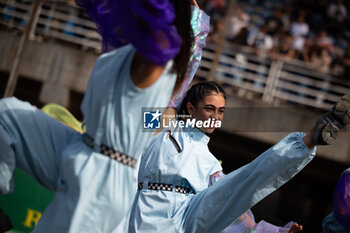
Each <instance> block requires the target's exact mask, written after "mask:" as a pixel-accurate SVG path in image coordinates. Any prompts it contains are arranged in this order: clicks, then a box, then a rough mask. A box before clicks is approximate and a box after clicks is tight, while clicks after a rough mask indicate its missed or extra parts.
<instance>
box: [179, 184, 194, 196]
mask: <svg viewBox="0 0 350 233" xmlns="http://www.w3.org/2000/svg"><path fill="white" fill-rule="evenodd" d="M190 191H191V190H190V189H189V188H185V187H183V186H178V185H176V186H175V192H177V193H183V194H188V193H190Z"/></svg>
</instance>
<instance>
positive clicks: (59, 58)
mask: <svg viewBox="0 0 350 233" xmlns="http://www.w3.org/2000/svg"><path fill="white" fill-rule="evenodd" d="M18 42H19V36H18V35H17V34H15V33H11V32H8V31H4V30H0V45H1V46H0V69H1V70H3V71H7V72H9V70H10V69H11V65H12V62H13V59H14V55H15V52H16V48H17V44H18ZM96 58H97V54H95V53H93V52H83V51H82V50H80V49H78V48H77V47H76V46H74V45H71V44H64V43H57V42H54V41H45V42H40V43H39V42H34V41H29V42H28V44H27V46H26V49H25V52H24V57H23V60H22V63H21V66H20V74H22V75H23V76H25V77H28V78H32V79H35V80H39V81H41V82H43V83H44V86H43V88H42V91H41V94H40V99H41V101H42V102H44V103H47V102H56V103H59V104H62V105H64V106H67V105H68V101H69V90H70V89H73V90H76V91H78V92H82V93H83V92H84V91H85V88H86V85H87V82H88V78H89V75H90V72H91V70H92V68H93V65H94V62H95V60H96ZM0 81H1V80H0ZM321 115H322V113H321V112H316V111H311V110H303V109H300V108H296V107H286V108H273V107H272V106H270V105H266V104H264V103H262V102H261V101H251V100H247V99H243V98H239V97H237V96H235V95H231V96H229V97H228V100H227V111H226V113H225V118H224V122H223V129H222V130H223V131H226V132H230V133H234V134H238V135H242V136H245V137H249V138H254V139H258V140H261V141H264V142H267V143H271V144H274V143H276V142H277V141H279V140H280V139H281V138H282V137H283V136H285V135H287V134H288V133H289V132H293V131H303V132H306V131H307V130H308V129H310V128H311V127H312V126H313V124H314V122H315V120H316V119H317V118H318V117H319V116H321ZM344 131H345V132H344V133H342V135H340V137H339V140H338V141H337V142H336V143H335V144H334V145H332V146H327V147H325V146H323V147H321V146H320V147H319V148H318V154H319V156H322V157H325V158H328V159H331V160H335V161H338V162H341V163H346V164H349V165H350V143H349V138H350V134H349V132H348V131H349V130H344ZM252 146H254V145H252Z"/></svg>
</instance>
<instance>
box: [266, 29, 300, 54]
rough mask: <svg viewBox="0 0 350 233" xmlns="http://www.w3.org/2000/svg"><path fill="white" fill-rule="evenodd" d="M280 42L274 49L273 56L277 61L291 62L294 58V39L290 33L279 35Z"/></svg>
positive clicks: (277, 41)
mask: <svg viewBox="0 0 350 233" xmlns="http://www.w3.org/2000/svg"><path fill="white" fill-rule="evenodd" d="M278 35H279V37H278V40H276V44H275V46H274V47H273V49H272V52H271V55H272V57H273V58H275V59H284V60H289V59H292V58H294V55H295V50H294V49H293V37H292V36H291V34H290V33H288V32H282V33H280V34H278Z"/></svg>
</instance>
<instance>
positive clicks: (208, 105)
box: [205, 104, 216, 108]
mask: <svg viewBox="0 0 350 233" xmlns="http://www.w3.org/2000/svg"><path fill="white" fill-rule="evenodd" d="M205 107H212V108H216V107H215V106H214V105H212V104H206V105H205Z"/></svg>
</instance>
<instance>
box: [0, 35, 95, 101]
mask: <svg viewBox="0 0 350 233" xmlns="http://www.w3.org/2000/svg"><path fill="white" fill-rule="evenodd" d="M19 38H20V37H19V36H18V35H17V34H15V33H11V32H8V31H4V30H0V44H1V46H0V69H1V70H3V71H7V72H9V71H10V69H11V66H12V63H13V60H14V57H15V54H16V49H17V45H18V43H19ZM76 48H77V47H76V46H74V45H64V44H62V43H57V42H54V41H47V42H44V43H40V42H35V41H28V43H27V45H26V47H25V51H24V54H23V59H22V62H21V65H20V75H23V76H25V77H28V78H32V79H35V80H38V81H41V82H43V83H44V87H43V88H42V92H41V94H40V99H41V101H42V102H44V103H47V102H56V103H60V104H62V105H64V106H67V105H68V101H69V89H73V90H76V91H78V92H82V93H83V92H84V91H85V88H86V85H87V82H88V78H89V75H90V72H91V70H92V68H93V65H94V63H95V60H96V58H97V54H95V53H92V52H89V53H87V52H83V51H82V50H80V49H76Z"/></svg>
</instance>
